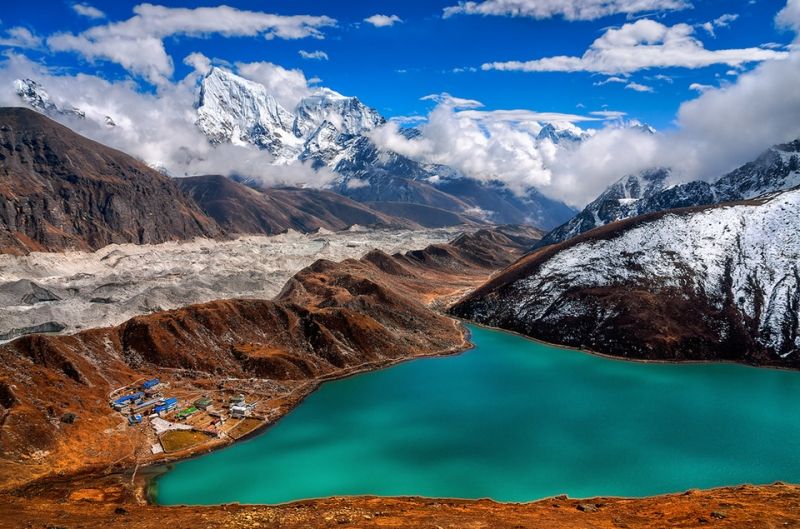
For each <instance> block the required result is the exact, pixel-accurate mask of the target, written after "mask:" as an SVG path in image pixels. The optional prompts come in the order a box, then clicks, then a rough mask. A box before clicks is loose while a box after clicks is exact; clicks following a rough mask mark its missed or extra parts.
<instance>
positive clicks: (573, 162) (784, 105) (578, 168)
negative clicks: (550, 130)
mask: <svg viewBox="0 0 800 529" xmlns="http://www.w3.org/2000/svg"><path fill="white" fill-rule="evenodd" d="M794 86H800V52H798V51H795V52H792V54H791V55H790V56H789V57H788V58H787V59H786V60H784V61H770V62H765V63H762V64H761V65H759V66H758V67H756V68H755V69H754V70H752V71H750V72H746V73H742V74H740V76H739V77H738V78H737V79H736V81H735V83H733V84H729V85H726V86H723V87H720V88H713V87H708V88H705V87H704V91H703V92H702V93H701V95H700V96H699V97H697V98H696V99H694V100H691V101H688V102H686V103H683V104H682V105H681V107H680V110H679V111H678V115H677V117H676V120H675V121H676V129H675V130H674V131H672V132H665V133H658V134H655V135H652V134H640V133H638V131H636V130H633V129H615V128H605V129H602V130H600V131H598V132H597V133H596V134H595V135H594V136H592V137H591V138H590V139H588V140H586V141H585V142H583V143H582V144H581V145H580V146H579V147H578V148H577V149H574V150H572V151H562V152H561V153H560V154H561V155H562V156H559V157H557V158H556V159H555V160H554V162H553V163H552V164H551V165H549V169H550V170H551V171H552V173H553V178H552V180H551V181H552V185H550V186H547V187H544V188H541V191H542V192H544V193H545V194H547V195H549V196H552V197H554V198H560V199H562V200H565V201H567V202H568V203H569V204H572V205H576V206H582V205H583V204H585V203H586V202H587V201H589V200H591V199H592V198H594V197H595V196H597V195H598V194H599V193H600V192H601V191H602V190H603V189H605V187H607V186H608V185H610V184H611V183H613V182H614V181H616V180H617V179H619V178H620V177H622V176H624V175H626V174H631V173H636V172H638V171H641V170H642V169H646V168H650V167H670V168H672V169H673V174H674V178H675V180H676V181H680V180H695V179H706V180H713V179H715V178H718V177H719V176H721V175H723V174H725V173H727V172H728V171H731V170H732V169H735V168H736V167H738V166H740V165H741V164H743V163H746V162H748V161H750V160H753V159H754V158H755V157H757V156H758V155H759V154H760V153H761V152H763V151H764V149H765V148H767V147H768V146H770V145H774V144H776V143H782V142H786V141H790V140H793V139H795V138H800V90H791V89H787V87H794Z"/></svg>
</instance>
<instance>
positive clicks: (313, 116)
mask: <svg viewBox="0 0 800 529" xmlns="http://www.w3.org/2000/svg"><path fill="white" fill-rule="evenodd" d="M325 121H327V122H328V123H330V124H331V125H333V126H334V127H335V128H336V130H338V131H339V132H340V133H342V134H346V135H348V136H356V135H358V134H363V133H365V132H368V131H370V130H372V129H374V128H375V127H377V126H379V125H382V124H383V123H384V121H385V120H384V119H383V117H382V116H381V115H380V114H378V112H377V111H376V110H375V109H373V108H370V107H368V106H366V105H365V104H364V103H362V102H361V101H360V100H359V99H358V98H357V97H347V96H343V95H342V94H340V93H338V92H335V91H333V90H330V89H327V88H321V89H319V90H318V91H317V92H315V93H314V94H313V95H311V96H309V97H306V98H303V99H302V100H301V101H300V103H299V104H298V105H297V108H296V109H295V120H294V126H293V130H294V133H295V135H296V136H299V137H305V136H307V135H309V134H311V133H313V132H314V130H315V129H316V128H318V127H319V126H320V125H322V123H323V122H325Z"/></svg>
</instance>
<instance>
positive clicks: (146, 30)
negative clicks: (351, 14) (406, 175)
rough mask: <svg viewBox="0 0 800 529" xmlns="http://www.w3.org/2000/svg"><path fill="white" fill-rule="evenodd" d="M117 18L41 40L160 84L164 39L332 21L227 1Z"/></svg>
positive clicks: (301, 33) (306, 33) (165, 67)
mask: <svg viewBox="0 0 800 529" xmlns="http://www.w3.org/2000/svg"><path fill="white" fill-rule="evenodd" d="M133 12H134V16H133V17H131V18H129V19H128V20H125V21H122V22H112V23H109V24H105V25H102V26H94V27H92V28H89V29H87V30H86V31H83V32H81V33H78V34H72V33H57V34H55V35H52V36H50V37H49V38H48V39H47V44H48V46H49V47H50V48H51V49H52V50H53V51H65V52H76V53H79V54H80V55H82V56H83V57H84V58H86V59H87V60H90V61H94V60H98V59H102V60H107V61H111V62H114V63H117V64H119V65H121V66H122V67H123V68H125V69H126V70H128V71H130V72H131V73H133V74H135V75H139V76H142V77H144V78H145V79H147V80H148V81H150V82H151V83H153V84H156V85H161V84H164V83H166V82H167V79H168V78H169V77H170V76H171V75H172V73H173V64H172V59H171V57H170V56H169V55H168V54H167V52H166V50H165V49H164V42H163V40H164V38H166V37H169V36H175V35H186V36H192V37H207V36H209V35H212V34H219V35H223V36H226V37H233V36H250V37H255V36H259V35H260V36H263V37H264V38H266V39H273V38H282V39H299V38H304V37H316V38H322V36H323V35H322V31H321V28H324V27H327V26H333V25H335V23H336V21H335V20H334V19H332V18H330V17H327V16H310V15H292V16H282V15H274V14H269V13H263V12H259V11H244V10H240V9H235V8H232V7H228V6H219V7H198V8H170V7H164V6H156V5H152V4H140V5H137V6H136V7H134V8H133Z"/></svg>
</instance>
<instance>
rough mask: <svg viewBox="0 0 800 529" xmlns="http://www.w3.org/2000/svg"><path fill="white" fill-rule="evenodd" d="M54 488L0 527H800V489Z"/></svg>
mask: <svg viewBox="0 0 800 529" xmlns="http://www.w3.org/2000/svg"><path fill="white" fill-rule="evenodd" d="M84 485H87V486H86V488H78V489H69V488H63V487H60V486H51V487H49V488H48V489H47V490H46V491H42V492H41V494H43V495H44V497H42V496H41V495H38V494H36V491H33V490H29V491H26V492H27V493H28V494H33V495H34V499H29V498H26V497H25V496H24V495H16V496H5V497H3V496H0V528H6V527H8V528H12V527H13V528H19V527H31V528H36V529H39V528H48V529H55V528H61V527H64V528H69V529H80V528H95V527H126V528H131V529H145V528H146V529H150V528H153V527H173V528H176V529H184V528H186V529H189V528H192V529H194V528H203V529H217V528H219V529H222V528H226V529H234V528H236V529H238V528H242V529H245V528H248V529H256V528H281V529H310V528H324V527H343V528H355V527H358V528H376V529H377V528H383V529H387V528H423V529H436V528H442V529H464V528H474V529H523V528H537V529H566V528H575V527H586V528H593V529H626V528H629V529H634V528H641V529H662V528H665V527H682V528H689V527H692V528H695V527H708V528H743V529H744V528H747V529H778V528H786V529H791V528H797V527H800V487H798V486H796V485H784V484H774V485H768V486H761V487H753V486H740V487H729V488H721V489H713V490H705V491H694V490H693V491H688V492H686V493H683V494H671V495H665V496H655V497H652V498H641V499H621V498H593V499H588V500H587V499H584V500H575V499H568V498H566V497H556V498H550V499H546V500H541V501H537V502H533V503H524V504H517V503H496V502H493V501H489V500H477V501H470V500H448V499H426V498H374V497H355V498H328V499H322V500H310V501H300V502H295V503H289V504H285V505H278V506H264V505H254V506H243V505H236V504H231V505H221V506H213V507H156V506H152V505H146V504H142V503H140V502H137V501H135V500H133V499H132V498H131V497H130V496H129V491H130V485H129V483H128V482H122V481H120V480H117V479H113V478H107V479H105V480H95V481H94V482H92V483H91V484H84Z"/></svg>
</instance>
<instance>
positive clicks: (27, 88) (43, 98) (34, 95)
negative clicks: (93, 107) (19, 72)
mask: <svg viewBox="0 0 800 529" xmlns="http://www.w3.org/2000/svg"><path fill="white" fill-rule="evenodd" d="M14 90H15V91H16V93H17V95H18V96H19V97H21V98H22V100H23V101H25V102H26V103H28V104H29V105H30V106H32V107H33V108H34V109H35V110H38V111H39V112H41V113H43V114H48V115H54V114H56V115H57V114H61V115H63V116H75V117H78V118H81V119H83V118H85V117H86V114H85V113H84V112H83V111H82V110H81V109H79V108H75V107H70V108H60V107H59V106H58V105H56V104H55V103H54V102H53V100H52V99H51V98H50V94H48V93H47V90H45V89H44V87H43V86H42V85H40V84H39V83H37V82H36V81H34V80H32V79H17V80H16V81H14Z"/></svg>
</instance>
